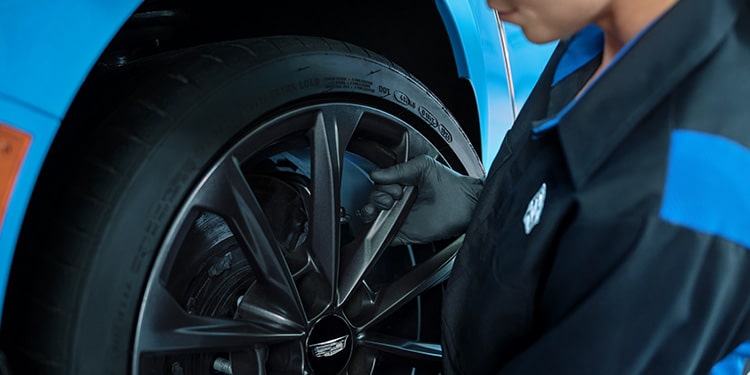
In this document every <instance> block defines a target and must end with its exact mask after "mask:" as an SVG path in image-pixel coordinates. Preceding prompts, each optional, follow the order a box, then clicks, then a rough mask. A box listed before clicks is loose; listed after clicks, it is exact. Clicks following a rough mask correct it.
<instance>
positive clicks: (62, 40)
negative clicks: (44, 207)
mask: <svg viewBox="0 0 750 375" xmlns="http://www.w3.org/2000/svg"><path fill="white" fill-rule="evenodd" d="M139 4H140V0H78V1H62V0H40V1H27V0H4V1H2V2H0V123H3V124H6V125H9V126H12V127H14V128H16V129H19V130H21V131H23V132H25V133H27V134H29V135H31V137H32V138H31V145H30V146H29V149H28V151H27V154H26V158H25V159H24V161H23V164H22V165H21V168H20V171H19V175H18V177H17V180H16V183H15V186H14V188H13V191H12V192H11V196H10V201H9V202H8V207H7V211H6V213H5V218H4V220H3V224H2V227H0V313H1V312H2V303H3V301H4V300H5V289H6V285H7V282H8V276H9V272H10V264H11V260H12V258H13V252H14V249H15V246H16V241H17V239H18V233H19V231H20V229H21V224H22V223H23V216H24V213H25V211H26V206H27V205H28V202H29V198H30V197H31V193H32V191H33V189H34V183H35V182H36V179H37V176H38V175H39V171H40V169H41V167H42V164H43V163H44V159H45V157H46V155H47V152H48V151H49V147H50V145H51V144H52V140H53V139H54V136H55V134H56V133H57V129H58V128H59V126H60V121H61V120H62V118H63V117H64V116H65V113H66V112H67V110H68V107H69V106H70V103H71V102H72V101H73V98H74V97H75V95H76V93H77V92H78V90H79V88H80V86H81V84H82V83H83V81H84V80H85V79H86V76H87V75H88V73H89V71H90V70H91V67H92V66H93V65H94V63H95V62H96V60H97V58H98V57H99V55H100V54H101V53H102V51H103V50H104V48H105V47H106V46H107V44H108V43H109V42H110V40H111V39H112V37H113V36H114V35H115V33H116V32H117V31H118V30H119V28H120V27H121V26H122V24H123V23H124V22H125V20H127V18H128V17H129V16H130V14H132V12H133V11H134V10H135V9H136V7H137V6H138V5H139Z"/></svg>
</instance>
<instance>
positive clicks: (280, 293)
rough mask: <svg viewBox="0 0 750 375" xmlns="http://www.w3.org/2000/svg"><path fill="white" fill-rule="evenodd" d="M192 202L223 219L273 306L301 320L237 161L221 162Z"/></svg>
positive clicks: (268, 228)
mask: <svg viewBox="0 0 750 375" xmlns="http://www.w3.org/2000/svg"><path fill="white" fill-rule="evenodd" d="M194 202H195V203H194V204H195V205H196V206H200V207H202V208H204V209H205V210H208V211H211V212H214V213H216V214H218V215H220V216H222V217H224V218H225V220H227V225H229V227H230V228H231V229H232V232H233V233H234V234H235V236H236V237H237V239H238V241H239V242H240V244H241V248H242V251H243V253H244V254H245V256H246V257H247V260H248V262H249V263H250V266H251V267H252V269H253V271H254V272H255V273H256V276H257V278H258V280H259V281H260V282H261V283H264V284H265V285H266V286H267V287H270V288H272V289H273V290H274V291H275V294H274V296H275V299H276V301H277V303H279V305H281V306H284V309H285V310H286V311H287V313H288V314H290V315H291V318H292V319H294V320H296V321H304V320H305V316H304V312H303V309H302V303H301V300H300V298H299V294H298V291H297V288H296V286H295V284H294V281H293V279H292V276H291V271H290V270H289V267H288V265H287V264H286V261H285V260H284V255H283V250H282V249H281V247H280V246H279V244H278V242H277V240H276V238H275V236H274V234H273V231H272V229H271V226H270V224H269V223H268V220H267V218H266V216H265V213H264V212H263V209H262V208H261V206H260V204H259V203H258V200H257V198H256V197H255V194H254V193H253V191H252V190H251V189H250V186H249V185H248V183H247V180H246V179H245V177H244V176H243V175H242V171H241V170H240V167H239V164H238V162H237V160H236V159H234V158H231V157H230V158H228V159H226V160H225V161H224V162H223V163H221V164H220V165H219V166H218V167H217V169H216V170H215V171H214V172H213V173H212V174H211V175H210V177H209V178H208V179H207V180H206V181H205V182H204V183H203V186H202V187H201V189H200V191H199V193H198V194H197V195H196V197H194Z"/></svg>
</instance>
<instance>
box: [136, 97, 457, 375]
mask: <svg viewBox="0 0 750 375" xmlns="http://www.w3.org/2000/svg"><path fill="white" fill-rule="evenodd" d="M383 134H385V135H383ZM417 152H419V153H423V152H427V153H431V154H433V155H435V156H436V157H440V155H439V152H438V151H437V150H436V148H435V147H434V146H432V145H430V144H429V142H427V141H426V140H425V139H424V138H423V137H422V136H421V135H419V133H417V132H416V131H415V130H414V129H413V128H412V127H410V126H409V125H408V124H406V123H405V122H404V121H402V120H401V119H399V118H397V117H395V116H393V115H391V114H389V113H387V112H383V111H381V110H378V109H375V108H372V107H368V106H365V105H359V104H353V103H325V104H314V105H309V106H307V107H304V108H300V109H296V110H294V111H290V112H287V113H285V114H283V115H279V116H276V117H274V118H271V119H269V120H268V121H266V122H265V123H263V124H261V125H260V126H257V127H255V130H253V131H252V132H250V133H249V134H247V135H246V136H245V137H243V138H242V139H239V140H238V141H236V142H235V143H234V144H233V145H232V146H231V148H230V149H229V150H228V151H227V152H226V153H225V154H224V155H223V156H222V157H220V158H219V159H218V160H217V161H215V162H214V164H213V165H212V166H211V167H210V169H208V170H207V172H206V173H205V174H204V176H203V177H202V179H201V180H200V182H199V183H198V184H197V186H196V188H195V189H194V190H193V193H192V194H191V195H190V196H189V198H188V199H187V200H186V202H185V204H184V206H183V208H182V209H181V211H180V212H179V214H178V215H177V217H176V218H175V219H174V224H173V226H172V228H171V229H170V231H169V233H168V234H167V236H166V239H165V241H164V243H163V246H162V247H161V248H160V249H159V252H158V254H157V257H156V260H155V263H154V266H153V270H152V274H151V276H150V277H149V280H148V283H147V287H146V290H145V294H144V296H143V299H142V305H141V311H140V314H139V318H138V322H137V328H136V332H135V340H134V356H133V358H134V359H133V370H132V372H133V373H134V374H137V373H171V374H193V373H196V374H197V373H203V374H222V373H233V374H311V373H314V374H375V373H394V374H396V373H404V374H421V373H424V374H428V373H432V374H434V373H437V372H438V371H439V368H440V360H441V349H440V345H439V338H436V337H437V336H436V335H438V334H439V332H435V329H436V325H435V324H433V325H432V327H433V328H430V329H429V330H431V332H426V330H428V329H427V328H425V321H424V320H425V319H427V318H429V317H430V316H433V315H437V316H439V314H440V312H439V304H436V303H435V302H430V303H429V305H428V304H427V303H426V302H425V300H424V299H425V298H428V297H427V295H428V294H430V293H433V294H434V293H435V290H436V289H439V287H438V286H439V285H440V284H441V283H442V282H443V281H445V280H446V279H447V277H448V275H449V273H450V269H451V267H452V264H453V259H454V257H455V254H456V251H457V248H458V245H457V242H453V243H452V244H442V245H438V244H429V245H426V246H423V247H411V246H410V247H387V244H388V242H389V241H390V238H391V237H392V236H393V235H394V233H395V231H396V229H397V227H398V225H399V224H400V222H401V221H402V220H403V218H404V217H405V215H406V214H407V213H408V211H409V208H410V205H411V201H412V200H413V195H414V194H413V191H412V189H411V188H407V189H405V193H406V197H405V198H404V199H401V200H400V201H399V202H398V203H397V205H396V206H395V207H394V208H393V209H391V210H389V211H386V212H383V213H381V214H380V216H379V217H378V219H377V220H376V221H375V222H374V223H371V224H364V223H362V222H361V220H359V218H358V216H357V215H356V208H357V207H361V205H362V204H363V203H364V202H365V200H366V197H367V194H369V190H370V188H371V186H372V183H371V182H370V181H369V179H368V177H367V173H368V171H369V170H371V169H372V168H374V167H375V166H377V165H380V166H382V165H387V164H392V163H394V162H398V161H403V160H406V159H407V158H408V157H409V154H416V153H417ZM279 223H281V224H279ZM290 228H291V229H290ZM290 233H293V234H294V235H291V234H290ZM394 254H395V255H394ZM401 258H406V259H407V263H410V264H406V265H405V266H403V264H402V263H403V262H401V261H400V259H401ZM396 259H399V260H396ZM395 264H400V265H399V266H394V265H395ZM436 287H437V288H436ZM437 293H438V294H439V291H438V292H437ZM431 301H434V299H431ZM427 309H429V311H428V310H427ZM403 310H408V312H406V313H403V312H401V313H400V311H403ZM399 314H405V315H399ZM426 317H427V318H426ZM389 319H390V320H391V321H393V322H395V323H385V322H388V321H389ZM438 321H439V319H438ZM394 327H396V328H394ZM399 327H401V328H399ZM404 327H405V328H404ZM428 333H429V334H428ZM383 369H388V370H383ZM386 371H387V372H386Z"/></svg>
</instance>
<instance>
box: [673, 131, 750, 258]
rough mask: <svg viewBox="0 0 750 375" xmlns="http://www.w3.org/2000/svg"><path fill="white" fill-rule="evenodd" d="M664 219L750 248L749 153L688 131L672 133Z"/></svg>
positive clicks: (716, 138) (736, 145)
mask: <svg viewBox="0 0 750 375" xmlns="http://www.w3.org/2000/svg"><path fill="white" fill-rule="evenodd" d="M662 199H663V201H662V206H661V211H660V215H661V218H662V219H664V220H666V221H668V222H671V223H674V224H677V225H681V226H685V227H687V228H691V229H693V230H696V231H700V232H704V233H709V234H713V235H717V236H720V237H723V238H726V239H728V240H730V241H733V242H736V243H738V244H741V245H743V246H745V247H747V248H750V149H748V148H746V147H744V146H742V145H740V144H739V143H737V142H734V141H732V140H730V139H727V138H724V137H720V136H717V135H713V134H709V133H702V132H697V131H689V130H677V131H674V132H673V133H672V139H671V145H670V151H669V164H668V169H667V179H666V183H665V187H664V195H663V198H662Z"/></svg>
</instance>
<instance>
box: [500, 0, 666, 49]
mask: <svg viewBox="0 0 750 375" xmlns="http://www.w3.org/2000/svg"><path fill="white" fill-rule="evenodd" d="M677 1H678V0H487V4H488V5H489V6H490V7H491V8H493V9H495V10H497V11H498V12H499V14H500V18H501V19H502V20H503V21H505V22H509V23H513V24H516V25H518V26H520V27H521V29H522V30H523V32H524V34H525V35H526V38H528V39H529V40H530V41H532V42H534V43H546V42H551V41H554V40H558V39H563V38H566V37H568V36H571V35H573V34H575V33H576V32H577V31H579V30H581V29H582V28H584V27H586V26H588V25H590V24H597V25H599V26H600V27H602V29H603V30H604V31H605V32H611V33H615V34H620V33H624V34H632V32H634V31H639V29H640V28H642V27H645V26H646V25H647V24H648V23H650V22H651V21H652V20H653V19H655V18H656V17H658V16H659V15H660V14H661V13H663V12H664V11H665V10H666V9H668V8H669V7H670V6H671V5H673V4H674V3H676V2H677ZM614 37H616V38H618V39H628V38H629V37H632V35H614Z"/></svg>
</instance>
